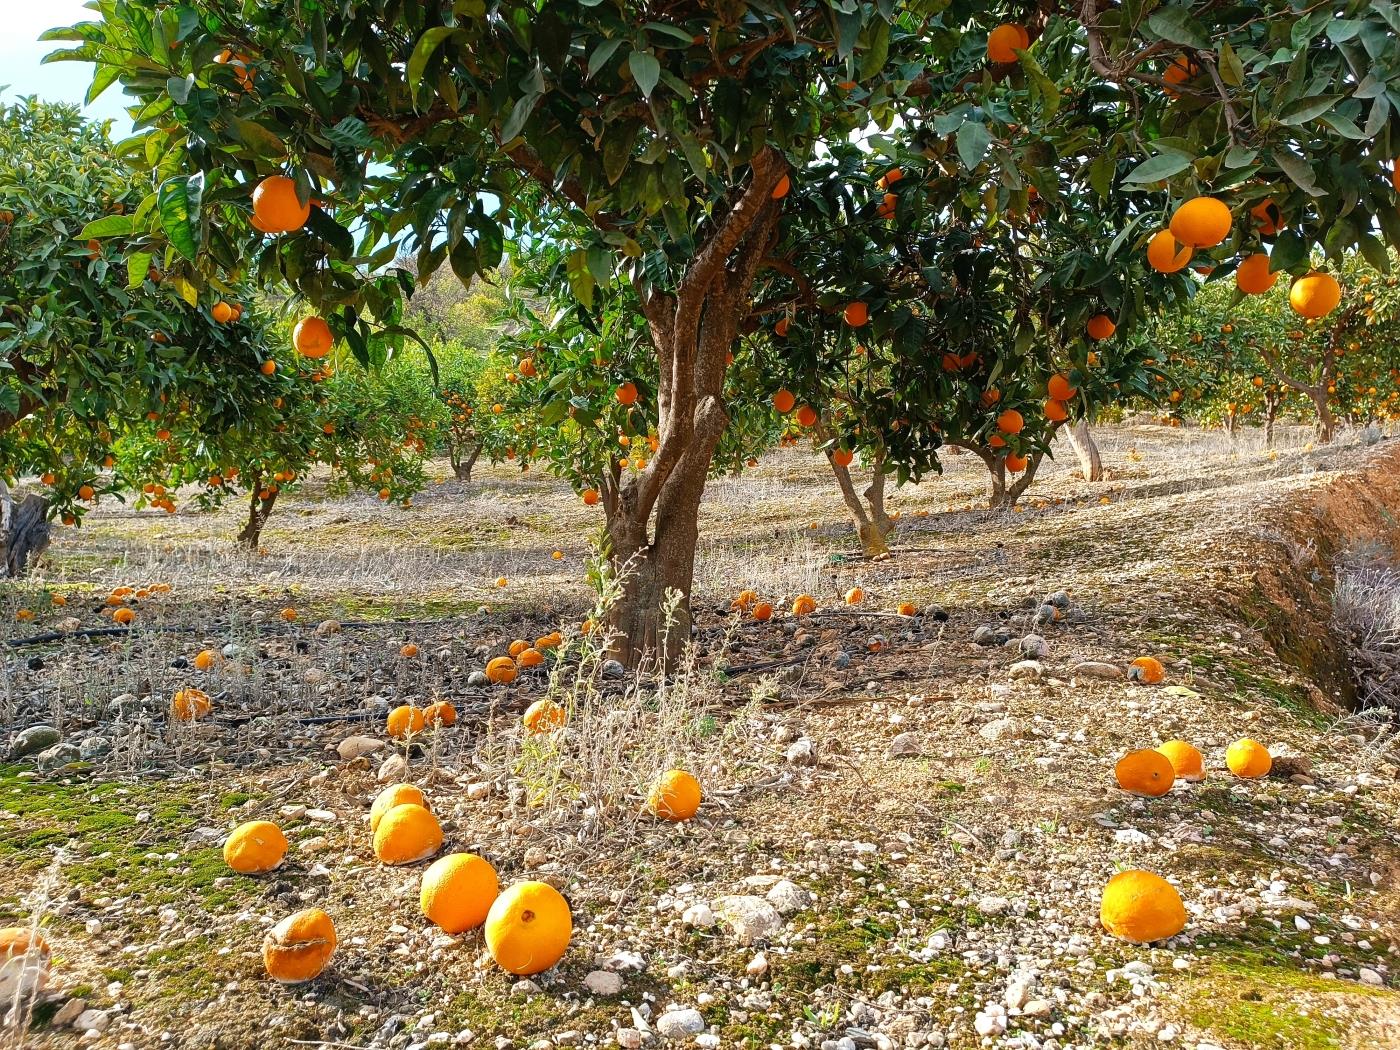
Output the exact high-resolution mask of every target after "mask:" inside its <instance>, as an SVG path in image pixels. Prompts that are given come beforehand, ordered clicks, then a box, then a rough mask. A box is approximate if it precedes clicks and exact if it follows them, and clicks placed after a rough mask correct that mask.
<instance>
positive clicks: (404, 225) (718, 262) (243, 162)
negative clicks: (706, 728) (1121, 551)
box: [52, 0, 1400, 659]
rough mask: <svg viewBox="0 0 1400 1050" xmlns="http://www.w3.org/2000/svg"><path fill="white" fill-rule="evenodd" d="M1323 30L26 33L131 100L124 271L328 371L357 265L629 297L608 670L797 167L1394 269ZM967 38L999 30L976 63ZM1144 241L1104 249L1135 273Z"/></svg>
mask: <svg viewBox="0 0 1400 1050" xmlns="http://www.w3.org/2000/svg"><path fill="white" fill-rule="evenodd" d="M1356 7H1357V10H1355V11H1354V12H1353V11H1349V12H1348V14H1350V16H1351V17H1347V18H1341V19H1334V16H1333V14H1332V12H1331V11H1330V10H1321V9H1315V8H1310V9H1306V10H1304V11H1301V12H1300V11H1297V10H1295V9H1294V7H1293V6H1292V5H1291V4H1289V3H1285V2H1283V0H1267V2H1265V3H1263V4H1251V5H1247V6H1244V5H1236V4H1228V3H1226V4H1221V3H1216V2H1215V0H1199V2H1191V3H1188V2H1182V3H1173V4H1165V5H1161V6H1159V7H1157V8H1154V9H1152V10H1151V11H1150V12H1143V11H1142V10H1141V9H1140V8H1125V7H1119V6H1102V7H1101V5H1100V4H1099V3H1098V2H1097V0H1082V2H1080V3H1075V4H1068V3H1065V4H1060V3H1056V2H1054V0H1046V2H1044V3H1042V4H1040V5H1037V6H1034V7H1032V6H1030V5H1023V4H1014V3H1007V4H1001V5H990V6H989V5H986V4H973V3H971V2H969V0H961V2H959V0H954V2H951V3H949V2H943V0H937V2H934V0H930V2H918V3H911V4H896V3H894V2H893V0H877V2H871V3H867V2H860V0H841V2H839V3H835V2H823V0H793V2H788V3H783V4H779V5H774V4H770V3H767V2H766V0H764V2H759V0H733V2H732V3H725V4H712V3H703V2H698V0H697V2H676V3H671V4H667V5H664V6H658V7H656V8H654V9H647V8H643V7H640V6H637V5H630V4H623V3H620V2H604V3H598V2H595V0H550V2H536V0H531V2H526V0H474V2H470V3H462V2H460V0H457V2H448V0H430V2H426V3H419V4H406V5H388V6H385V5H373V4H355V5H342V6H339V7H333V6H329V5H306V4H302V3H297V2H293V0H284V2H272V3H262V4H257V5H248V4H242V3H235V2H234V0H190V2H188V3H185V4H180V5H176V4H174V3H167V2H165V0H139V2H138V0H127V2H125V3H119V4H114V5H111V6H109V7H107V8H104V9H103V14H104V17H103V19H102V20H101V21H96V22H90V23H85V24H83V25H80V26H76V27H73V28H70V29H65V30H59V31H56V32H55V33H54V34H52V35H53V36H54V37H55V38H59V39H69V40H73V41H76V46H75V47H74V48H72V49H71V50H70V51H69V52H67V53H65V54H63V55H62V56H60V57H65V58H77V59H80V60H85V61H92V62H94V63H96V66H97V72H96V84H97V85H98V86H105V85H106V84H109V83H111V82H113V81H117V80H119V81H121V83H122V85H123V87H124V88H125V90H126V91H127V92H128V93H130V94H132V95H134V96H135V97H136V100H137V112H138V113H139V114H140V116H141V120H142V127H143V131H142V133H141V139H142V140H143V141H141V142H140V146H141V149H140V150H133V155H136V156H140V157H144V158H146V159H147V160H148V161H149V162H151V163H152V164H153V165H154V166H155V167H156V168H157V169H158V170H159V171H160V172H161V178H162V180H163V181H162V187H163V188H165V191H166V197H167V198H168V199H170V200H171V201H174V202H179V201H182V200H183V202H184V204H185V207H183V208H177V207H171V208H169V209H164V210H163V213H162V214H161V215H159V216H157V215H156V214H155V212H154V211H152V212H151V213H149V214H148V215H147V219H148V221H147V222H146V223H145V235H146V237H147V238H148V241H149V246H150V247H155V246H157V245H159V246H162V250H164V246H165V245H167V244H177V245H178V246H182V250H181V255H182V257H183V259H184V262H183V264H182V272H183V273H184V274H186V275H187V278H188V279H189V280H190V281H192V282H195V283H196V284H198V283H200V282H203V281H208V280H212V279H213V278H214V275H215V274H218V273H221V272H235V271H238V270H240V269H241V268H242V267H244V266H245V265H249V266H251V267H252V269H253V270H254V271H255V272H256V273H257V274H258V276H259V278H260V279H262V280H265V281H279V282H286V283H289V284H290V285H291V286H292V287H293V288H294V289H295V290H296V292H297V293H298V294H300V295H302V296H304V297H306V298H307V299H309V300H310V301H311V302H312V303H313V304H314V305H315V306H316V308H318V309H320V310H322V311H323V312H325V313H326V314H327V315H328V319H329V320H331V321H332V323H333V325H334V327H335V328H336V330H337V331H338V332H341V333H343V334H344V335H345V337H346V338H347V340H348V341H349V342H350V345H351V349H352V350H353V351H354V352H355V353H356V354H357V355H359V356H362V357H368V356H372V352H373V350H374V348H375V346H376V344H384V343H388V344H392V343H394V342H401V341H402V330H401V328H400V326H399V325H398V321H399V318H400V316H401V307H400V305H399V304H400V301H401V297H402V295H403V294H404V293H405V292H407V291H408V290H409V288H410V287H411V286H412V284H413V276H412V275H410V274H407V273H405V272H402V271H398V272H391V271H389V270H386V269H385V267H387V266H388V265H389V264H390V263H391V262H392V260H393V259H394V258H395V257H396V255H397V254H398V253H399V251H400V250H401V249H403V250H406V251H409V252H412V253H413V254H414V256H415V260H416V267H415V269H416V272H417V276H418V277H419V278H420V279H422V278H427V277H430V276H431V275H432V273H433V272H435V271H436V270H437V269H438V268H439V267H440V266H441V265H442V264H444V263H447V264H449V265H450V266H451V267H452V269H453V270H454V271H455V272H456V273H457V274H458V275H459V276H460V277H462V278H463V279H469V278H471V277H473V276H474V275H477V274H479V273H481V272H483V271H485V270H488V269H490V268H492V267H493V266H494V265H495V264H496V262H497V261H498V259H499V258H500V256H501V253H502V248H503V243H504V240H505V239H506V236H507V235H508V234H509V235H511V236H523V237H527V238H529V239H530V240H531V241H532V242H533V243H538V242H539V240H540V239H541V238H554V240H555V243H558V244H559V245H560V247H561V249H564V250H567V252H568V260H569V261H568V264H567V267H568V274H569V276H570V278H571V279H572V284H573V291H574V294H575V295H576V297H577V298H578V299H579V300H580V301H581V302H582V303H583V304H584V306H585V307H588V306H590V305H591V300H592V296H593V295H594V294H595V292H597V291H598V290H599V286H601V285H610V284H613V283H616V282H619V281H625V282H627V283H628V284H630V286H631V288H632V294H634V295H635V296H636V300H637V304H638V306H639V307H640V309H641V313H642V316H643V317H645V319H646V325H647V334H648V343H649V346H650V351H649V352H650V354H651V355H652V356H653V357H654V359H655V376H656V380H655V386H654V388H652V390H651V391H649V392H648V397H647V400H646V401H644V402H642V408H643V409H644V410H645V411H647V412H648V413H649V414H650V415H651V416H652V417H653V418H654V420H655V423H656V427H655V429H656V434H657V438H658V450H657V452H656V453H655V454H654V455H653V456H652V457H651V458H650V459H649V460H648V466H647V468H646V469H645V470H642V471H639V472H637V473H636V474H635V475H629V477H628V478H627V479H626V480H625V481H622V482H620V484H619V487H618V492H617V498H616V500H615V501H613V503H612V505H611V506H610V507H609V508H608V513H607V518H608V521H607V524H608V531H609V535H610V538H611V546H612V550H613V556H614V558H615V559H616V561H617V563H618V564H619V565H623V564H626V565H628V566H629V567H630V568H629V572H628V573H627V578H626V582H625V588H624V592H623V598H622V600H621V601H619V602H618V603H617V605H616V606H615V607H614V609H613V611H612V619H613V625H614V626H615V627H617V628H618V629H619V639H620V641H619V652H620V654H621V655H622V656H624V658H628V659H630V658H633V657H635V656H637V655H639V654H640V653H642V652H643V651H645V650H647V649H649V648H652V647H653V646H654V645H655V643H656V642H657V640H658V632H659V631H660V629H661V622H662V619H663V609H664V608H665V606H666V594H667V592H668V591H670V590H675V591H679V592H680V593H681V594H682V595H683V596H685V595H688V593H689V590H690V583H691V578H692V575H693V565H694V554H695V534H696V524H695V523H696V517H697V514H698V509H699V504H700V500H701V496H702V493H703V490H704V482H705V478H706V476H707V474H708V472H709V468H710V463H711V460H712V458H713V455H714V450H715V448H716V446H717V444H718V442H719V440H720V437H721V435H722V434H723V431H724V429H725V427H726V425H727V422H728V418H727V411H726V402H725V398H724V383H725V361H726V360H727V358H728V355H729V354H730V353H731V352H732V349H733V347H734V345H735V343H736V342H737V340H738V338H739V336H740V334H741V333H742V331H743V329H744V326H745V325H746V324H747V323H748V322H749V320H750V319H751V316H752V314H753V310H754V306H755V302H754V285H755V281H756V280H757V279H758V277H759V274H760V272H762V271H764V270H766V269H768V268H772V267H774V266H782V265H784V260H783V259H782V258H781V257H779V256H775V255H774V249H775V248H776V247H777V246H778V242H779V240H780V237H781V223H780V220H781V218H782V215H783V212H784V210H785V207H786V205H785V204H784V200H785V199H786V197H787V196H788V191H789V190H790V189H791V187H793V186H794V185H801V184H802V183H803V181H804V178H805V169H806V168H807V167H808V166H809V165H812V164H816V163H820V160H821V157H822V155H823V152H824V150H825V149H827V148H829V147H831V146H833V145H835V144H839V143H841V142H844V141H846V140H847V139H848V138H849V137H850V136H852V135H853V134H856V133H863V132H868V130H869V129H871V128H872V127H874V128H879V129H891V128H897V129H902V131H901V133H902V134H908V135H909V136H911V137H912V138H913V139H914V140H915V141H917V142H919V143H921V144H922V146H923V147H924V148H925V149H927V150H929V151H931V153H932V154H933V156H934V157H935V158H936V161H937V164H938V165H939V166H940V167H943V166H961V167H964V168H974V169H975V168H981V167H982V166H983V165H984V164H985V165H986V167H985V179H984V181H985V185H986V186H987V189H988V191H990V192H991V193H994V194H995V195H996V196H997V197H998V198H999V197H1000V195H1001V194H1002V193H1003V192H1006V193H1009V194H1020V195H1024V194H1025V193H1026V187H1027V184H1028V182H1029V184H1032V185H1036V186H1037V189H1038V191H1039V193H1040V194H1041V196H1043V197H1047V198H1048V197H1052V196H1054V195H1056V194H1057V193H1058V188H1057V187H1056V186H1054V185H1053V184H1052V183H1053V180H1044V179H1042V180H1041V182H1044V183H1045V184H1043V185H1042V184H1041V182H1037V181H1036V178H1035V175H1036V173H1037V172H1047V171H1052V170H1054V162H1055V159H1056V157H1057V156H1060V155H1061V154H1063V153H1086V152H1088V151H1089V150H1091V149H1092V150H1093V151H1094V158H1093V160H1092V161H1090V162H1089V163H1088V165H1087V168H1088V170H1087V173H1086V178H1087V180H1088V181H1089V182H1090V184H1091V185H1093V184H1102V183H1103V182H1104V181H1105V180H1109V181H1111V180H1112V179H1114V178H1115V177H1117V176H1116V173H1117V171H1118V169H1119V166H1120V164H1126V163H1129V162H1131V164H1132V170H1131V171H1130V172H1129V173H1128V174H1127V175H1125V176H1123V178H1124V179H1125V181H1126V180H1131V181H1133V182H1135V183H1138V184H1144V185H1148V184H1154V183H1158V182H1165V183H1168V184H1169V187H1170V189H1171V191H1172V192H1173V194H1174V195H1175V194H1181V195H1189V194H1192V193H1196V192H1198V191H1200V190H1202V189H1211V190H1213V191H1215V192H1216V193H1219V194H1221V195H1222V196H1223V197H1225V198H1227V201H1228V202H1229V204H1242V203H1244V202H1245V201H1246V199H1252V198H1253V195H1254V194H1255V193H1256V192H1257V191H1260V190H1262V191H1272V192H1273V193H1275V194H1277V195H1278V196H1281V197H1282V196H1286V197H1287V199H1286V200H1285V201H1284V202H1283V203H1284V204H1286V205H1287V206H1288V211H1289V215H1290V222H1291V223H1292V227H1291V228H1292V229H1293V230H1294V232H1295V233H1297V235H1298V236H1299V238H1300V240H1302V241H1303V243H1304V244H1305V245H1306V244H1311V243H1313V242H1320V241H1322V240H1323V236H1322V235H1323V233H1324V232H1326V235H1327V236H1326V243H1325V247H1326V248H1327V250H1328V251H1329V252H1330V253H1334V254H1336V253H1341V252H1343V251H1345V250H1347V249H1348V248H1349V247H1350V246H1352V245H1355V244H1358V243H1360V244H1361V245H1362V246H1363V247H1369V245H1370V243H1371V241H1370V240H1368V238H1372V235H1371V234H1370V232H1369V223H1368V222H1367V221H1365V220H1366V219H1367V217H1368V216H1372V215H1377V216H1379V217H1380V221H1381V223H1382V225H1383V227H1384V228H1385V232H1386V235H1387V237H1388V239H1390V240H1391V241H1392V242H1393V243H1394V242H1400V219H1397V218H1396V216H1395V214H1394V213H1395V195H1394V192H1393V190H1392V189H1391V187H1390V185H1389V183H1388V182H1387V181H1386V180H1385V178H1384V177H1383V175H1382V169H1381V163H1382V162H1388V161H1389V159H1390V156H1391V154H1392V153H1393V152H1394V150H1393V148H1392V145H1391V141H1390V140H1391V135H1392V131H1393V127H1394V126H1395V124H1396V118H1395V117H1394V116H1393V115H1392V114H1391V110H1390V105H1389V101H1388V99H1387V98H1386V94H1387V93H1386V92H1385V91H1384V90H1380V91H1371V92H1367V93H1363V94H1362V96H1361V97H1357V94H1356V92H1355V91H1354V87H1355V84H1356V82H1357V78H1358V77H1360V76H1369V77H1371V79H1372V81H1374V82H1376V83H1384V82H1385V81H1386V79H1387V78H1388V77H1390V76H1391V69H1390V66H1389V64H1388V63H1389V57H1388V56H1390V55H1393V53H1394V51H1395V31H1394V29H1393V28H1392V27H1391V26H1390V24H1389V23H1388V22H1387V21H1386V18H1385V12H1383V11H1379V10H1374V11H1373V10H1371V9H1370V8H1363V7H1362V6H1361V5H1360V4H1359V2H1358V4H1357V5H1356ZM999 22H1005V23H1019V27H1018V28H1015V29H1011V30H1010V31H1001V32H999V33H997V34H995V36H992V35H991V31H992V29H993V28H994V27H995V26H996V25H997V23H999ZM1008 38H1009V39H1010V40H1011V42H1012V43H1013V44H1021V45H1024V46H1023V47H1020V48H1015V47H1007V46H1006V44H1007V40H1008ZM989 45H990V46H989ZM1368 83H1370V81H1368ZM1066 89H1068V91H1067V92H1066ZM1105 117H1107V118H1108V120H1107V124H1105ZM1105 127H1106V128H1107V132H1105ZM274 175H276V176H285V181H274V182H272V183H268V182H266V181H265V180H266V179H268V178H269V177H270V176H274ZM255 188H261V198H260V199H261V202H262V207H260V208H257V209H256V212H255V209H254V208H253V207H252V205H253V200H252V197H253V191H254V189H255ZM1294 191H1296V195H1295V192H1294ZM289 195H290V197H291V199H289ZM196 198H197V199H196ZM1276 199H1277V198H1276ZM969 203H971V202H969ZM195 205H197V207H195ZM181 212H183V215H182V214H180V213H181ZM254 218H256V219H257V222H258V225H260V226H261V227H262V228H263V231H267V233H268V236H267V237H264V236H263V234H262V233H261V232H260V231H258V230H257V229H255V228H254V227H253V225H252V219H254ZM1162 218H1163V216H1162V215H1161V214H1160V213H1159V214H1157V215H1150V214H1143V215H1138V216H1134V218H1133V220H1132V221H1130V222H1129V223H1128V224H1127V225H1125V227H1124V228H1123V230H1121V231H1120V234H1119V236H1120V237H1122V238H1123V239H1124V242H1125V243H1128V242H1131V243H1132V244H1137V243H1138V242H1140V241H1142V240H1145V238H1146V235H1147V234H1148V233H1149V232H1150V230H1151V226H1152V225H1153V224H1155V223H1156V222H1158V221H1160V220H1161V219H1162ZM274 231H275V232H274ZM1184 232H1185V231H1184ZM1219 243H1220V242H1216V246H1214V250H1216V251H1217V252H1219V253H1220V254H1221V255H1222V256H1223V255H1224V253H1225V252H1227V251H1230V250H1233V249H1234V248H1237V247H1239V244H1238V243H1235V244H1227V245H1225V246H1224V247H1219V246H1218V245H1219ZM1200 246H1201V247H1204V248H1212V247H1213V246H1212V245H1211V244H1207V243H1205V241H1204V240H1202V241H1201V244H1200ZM1105 250H1107V246H1106V247H1105ZM1305 256H1306V253H1304V254H1303V256H1299V257H1297V258H1294V259H1292V260H1289V259H1288V258H1287V257H1283V258H1281V259H1280V260H1279V261H1280V262H1281V263H1282V262H1288V263H1289V266H1288V267H1285V268H1289V269H1292V268H1294V267H1295V266H1296V267H1297V268H1299V269H1301V267H1302V266H1303V265H1304V264H1305ZM812 276H813V277H814V278H818V279H820V280H821V281H823V282H826V281H829V282H830V284H831V287H832V289H833V290H835V291H836V292H837V294H843V293H844V292H845V291H846V290H847V289H845V288H843V287H842V285H843V284H844V283H845V275H843V274H839V273H837V274H820V275H812ZM680 613H681V614H680V615H679V616H678V617H676V618H675V619H674V620H672V621H671V623H672V629H673V630H674V631H675V632H676V633H677V635H678V636H681V637H683V636H684V633H685V632H686V631H687V630H688V627H689V623H688V615H687V613H686V606H685V605H684V604H682V605H681V607H680ZM667 648H668V651H670V652H675V651H677V648H678V647H676V646H668V647H667Z"/></svg>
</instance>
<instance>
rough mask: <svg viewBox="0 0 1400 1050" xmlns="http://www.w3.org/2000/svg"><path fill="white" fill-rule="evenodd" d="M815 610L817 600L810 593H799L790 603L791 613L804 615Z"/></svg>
mask: <svg viewBox="0 0 1400 1050" xmlns="http://www.w3.org/2000/svg"><path fill="white" fill-rule="evenodd" d="M816 611H817V600H816V599H815V598H813V597H812V596H811V595H810V594H799V595H798V596H797V597H796V598H795V599H794V600H793V603H792V615H794V616H806V615H807V614H808V613H812V612H816Z"/></svg>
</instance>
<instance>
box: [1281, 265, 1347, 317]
mask: <svg viewBox="0 0 1400 1050" xmlns="http://www.w3.org/2000/svg"><path fill="white" fill-rule="evenodd" d="M1341 301H1342V286H1341V285H1340V284H1338V283H1337V279H1336V278H1335V277H1333V276H1332V275H1331V274H1330V273H1323V272H1322V271H1321V270H1314V271H1313V272H1312V273H1310V274H1308V275H1307V276H1306V277H1299V278H1298V279H1297V280H1296V281H1294V282H1293V287H1291V288H1289V289H1288V305H1290V306H1291V307H1293V310H1294V312H1295V313H1297V314H1298V315H1300V316H1302V317H1308V318H1313V317H1326V316H1327V315H1328V314H1330V313H1331V312H1332V311H1333V310H1335V309H1336V308H1337V305H1338V304H1339V303H1340V302H1341Z"/></svg>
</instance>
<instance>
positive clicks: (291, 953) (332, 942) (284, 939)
mask: <svg viewBox="0 0 1400 1050" xmlns="http://www.w3.org/2000/svg"><path fill="white" fill-rule="evenodd" d="M335 946H336V936H335V923H333V922H331V917H330V916H329V915H327V914H326V913H325V912H323V911H322V910H321V909H320V908H307V909H306V910H305V911H299V912H297V913H296V914H295V915H288V916H287V917H286V918H285V919H283V920H282V921H281V922H279V923H278V924H277V925H276V926H274V927H273V928H272V929H271V930H270V931H269V932H268V935H267V937H266V938H264V939H263V965H264V966H265V967H266V968H267V973H268V976H269V977H271V978H272V979H273V980H275V981H280V982H281V983H282V984H301V983H302V982H303V981H309V980H312V979H313V978H314V977H316V976H317V975H318V974H320V972H321V971H322V970H324V969H325V968H326V964H327V963H329V962H330V961H331V956H332V955H334V954H335Z"/></svg>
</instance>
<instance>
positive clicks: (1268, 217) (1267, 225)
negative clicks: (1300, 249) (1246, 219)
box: [1249, 197, 1287, 237]
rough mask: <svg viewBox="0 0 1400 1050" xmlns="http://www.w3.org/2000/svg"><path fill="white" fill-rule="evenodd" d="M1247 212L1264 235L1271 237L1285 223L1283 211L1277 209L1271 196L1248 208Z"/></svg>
mask: <svg viewBox="0 0 1400 1050" xmlns="http://www.w3.org/2000/svg"><path fill="white" fill-rule="evenodd" d="M1249 214H1250V215H1251V216H1253V218H1254V224H1255V226H1257V227H1258V229H1259V232H1260V233H1261V234H1263V235H1264V236H1265V237H1272V236H1273V235H1274V234H1276V233H1278V232H1279V230H1281V229H1283V228H1284V227H1285V226H1286V225H1287V223H1285V222H1284V221H1283V212H1281V211H1279V207H1278V205H1277V204H1275V203H1274V200H1273V198H1272V197H1270V198H1269V199H1268V200H1265V201H1260V202H1259V203H1258V204H1256V205H1255V206H1254V207H1252V208H1250V209H1249Z"/></svg>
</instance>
